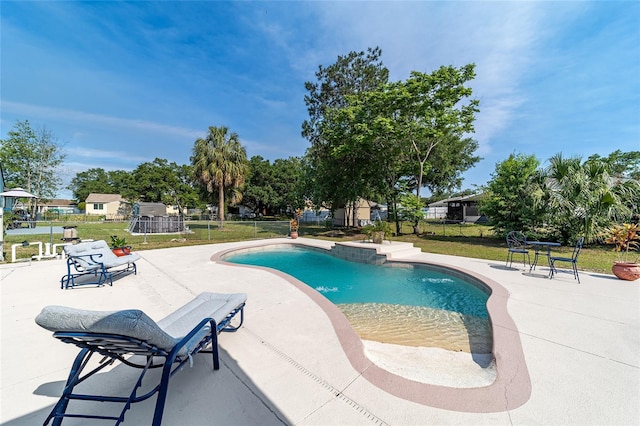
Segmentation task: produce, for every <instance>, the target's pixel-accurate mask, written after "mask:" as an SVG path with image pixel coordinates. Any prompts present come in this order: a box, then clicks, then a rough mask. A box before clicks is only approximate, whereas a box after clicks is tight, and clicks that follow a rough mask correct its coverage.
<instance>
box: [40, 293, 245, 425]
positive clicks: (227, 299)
mask: <svg viewBox="0 0 640 426" xmlns="http://www.w3.org/2000/svg"><path fill="white" fill-rule="evenodd" d="M246 299H247V296H246V294H243V293H238V294H218V293H202V294H200V295H199V296H197V297H196V298H194V299H193V300H192V301H191V302H189V303H187V304H186V305H184V306H183V307H181V308H179V309H178V310H176V311H175V312H173V313H172V314H170V315H169V316H167V317H166V318H164V319H162V320H160V321H158V322H157V323H156V322H155V321H153V320H152V319H151V318H149V317H148V316H147V315H146V314H145V313H144V312H142V311H140V310H135V309H129V310H123V311H109V312H104V311H88V310H83V309H75V308H69V307H64V306H47V307H45V308H44V309H43V310H42V312H41V313H40V314H39V315H38V316H37V317H36V323H37V324H38V325H40V326H41V327H44V328H46V329H47V330H50V331H53V332H54V334H53V337H56V338H58V339H60V340H62V341H63V342H65V343H72V344H74V345H77V346H79V347H80V348H81V350H80V353H79V354H78V356H77V357H76V360H75V362H74V363H73V366H72V367H71V371H70V373H69V378H68V379H67V382H66V385H65V388H64V391H63V393H62V396H61V397H60V399H59V401H58V403H57V404H56V405H55V407H54V408H53V410H52V411H51V413H50V414H49V416H48V417H47V419H46V420H45V422H44V424H45V425H47V424H49V422H50V421H51V420H52V419H53V424H54V425H59V424H61V423H62V420H63V419H64V418H65V417H74V418H78V417H79V418H86V419H102V420H115V421H116V423H115V424H116V425H119V424H120V423H122V422H123V421H124V415H125V412H126V411H127V410H128V409H129V408H130V407H131V404H132V403H136V402H141V401H144V400H146V399H148V398H150V397H152V396H153V395H155V394H156V393H157V394H158V399H157V401H156V406H155V411H154V416H153V423H152V424H153V425H154V426H160V424H161V423H162V414H163V412H164V405H165V400H166V397H167V391H168V387H169V379H170V378H171V377H172V376H173V375H174V374H175V373H176V372H178V371H179V370H180V369H181V367H182V366H183V364H184V363H185V362H189V361H190V360H191V357H192V355H194V354H196V353H198V352H206V353H212V354H213V369H214V370H218V369H219V368H220V363H219V358H218V334H219V333H220V332H222V331H236V330H238V328H239V327H240V326H241V325H242V323H243V321H244V305H245V302H246ZM238 313H240V319H239V323H238V324H237V325H232V324H231V322H232V319H233V318H234V316H235V315H236V314H238ZM237 322H238V321H234V323H237ZM208 346H210V347H211V348H210V349H209V350H205V348H207V347H208ZM94 353H98V354H99V355H102V356H104V357H105V359H106V360H107V361H105V362H101V363H100V364H99V365H98V366H97V367H95V368H94V369H93V370H90V368H89V367H87V365H88V363H89V359H90V358H91V356H92V355H93V354H94ZM129 355H140V356H141V357H128V356H129ZM127 357H128V358H127ZM159 359H160V360H161V362H159ZM115 361H120V362H122V363H124V364H126V365H128V366H130V367H135V368H139V369H142V371H141V373H140V375H139V376H138V378H137V380H136V381H135V384H134V386H133V390H132V391H131V394H130V395H128V396H105V395H86V394H78V393H74V392H73V390H74V387H75V386H76V385H77V384H79V383H81V382H83V381H84V380H86V379H87V378H89V377H91V376H93V375H94V374H96V373H97V372H99V371H101V370H102V369H103V368H105V367H106V366H108V365H111V364H113V363H114V362H115ZM158 367H160V368H162V377H161V380H160V383H159V384H158V385H157V386H155V387H154V388H153V389H152V390H150V391H149V392H147V393H145V394H144V395H137V391H138V388H140V387H141V386H142V380H143V378H144V375H145V373H146V372H147V371H148V370H149V369H150V368H158ZM85 368H86V369H87V370H90V371H89V372H85V373H84V375H82V372H83V370H84V369H85ZM70 400H84V401H101V402H115V403H122V404H124V408H123V409H122V411H121V412H120V414H119V415H118V416H98V415H94V414H84V413H80V414H75V413H67V412H66V410H67V406H68V404H69V401H70Z"/></svg>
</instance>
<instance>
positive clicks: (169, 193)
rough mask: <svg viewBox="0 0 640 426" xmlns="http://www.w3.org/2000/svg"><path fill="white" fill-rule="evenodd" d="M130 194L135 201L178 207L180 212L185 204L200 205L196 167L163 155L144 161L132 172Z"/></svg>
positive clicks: (129, 196)
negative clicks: (195, 184) (194, 172)
mask: <svg viewBox="0 0 640 426" xmlns="http://www.w3.org/2000/svg"><path fill="white" fill-rule="evenodd" d="M127 195H128V197H127V198H129V199H131V200H141V201H146V202H154V203H164V204H167V205H172V206H177V207H178V210H179V212H180V214H182V208H183V207H184V206H188V205H190V206H192V207H195V206H196V205H199V204H200V203H199V195H198V191H197V189H196V188H195V186H194V179H193V171H192V167H191V166H189V165H181V166H180V165H178V164H176V163H175V162H169V161H167V160H165V159H163V158H156V159H154V160H153V161H152V162H146V163H142V164H140V165H139V166H138V167H136V168H135V169H134V170H133V172H131V185H130V188H129V191H127Z"/></svg>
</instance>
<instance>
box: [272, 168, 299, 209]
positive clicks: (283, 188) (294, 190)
mask: <svg viewBox="0 0 640 426" xmlns="http://www.w3.org/2000/svg"><path fill="white" fill-rule="evenodd" d="M272 169H273V173H272V176H273V188H274V190H275V192H276V194H277V197H275V199H274V201H273V209H274V210H275V211H277V212H278V213H280V214H282V213H291V212H294V211H295V210H298V209H304V207H305V193H304V173H303V164H302V160H301V159H300V158H298V157H289V158H286V159H283V158H278V159H276V160H275V161H274V162H273V167H272Z"/></svg>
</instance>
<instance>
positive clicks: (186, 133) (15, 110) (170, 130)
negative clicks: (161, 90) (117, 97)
mask: <svg viewBox="0 0 640 426" xmlns="http://www.w3.org/2000/svg"><path fill="white" fill-rule="evenodd" d="M1 102H2V110H3V112H4V113H7V112H8V113H12V114H16V115H25V116H28V117H32V118H33V117H37V118H40V119H43V120H47V119H57V120H64V121H69V122H78V123H83V125H86V124H87V123H89V124H92V125H97V126H103V127H110V128H113V127H117V128H119V129H121V130H136V131H143V132H149V133H157V134H162V135H165V136H166V135H174V136H178V137H181V138H187V139H194V138H199V137H202V135H203V133H202V131H199V130H193V129H188V128H185V127H177V126H168V125H166V124H161V123H155V122H152V121H145V120H139V119H132V118H124V117H116V116H110V115H103V114H94V113H90V112H84V111H76V110H70V109H65V108H51V107H46V106H40V105H31V104H25V103H20V102H11V101H7V100H2V101H1Z"/></svg>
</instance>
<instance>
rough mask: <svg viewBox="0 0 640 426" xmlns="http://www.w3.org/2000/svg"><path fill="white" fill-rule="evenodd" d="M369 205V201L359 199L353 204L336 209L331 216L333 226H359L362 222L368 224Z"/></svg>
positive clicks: (369, 219)
mask: <svg viewBox="0 0 640 426" xmlns="http://www.w3.org/2000/svg"><path fill="white" fill-rule="evenodd" d="M371 204H372V203H371V202H370V201H367V200H365V199H363V198H359V199H358V201H356V202H355V203H352V204H349V205H347V206H344V207H341V208H339V209H336V211H335V212H334V214H333V225H334V226H360V225H361V223H363V222H362V221H365V222H367V223H368V222H370V221H371ZM354 221H355V222H354Z"/></svg>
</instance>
